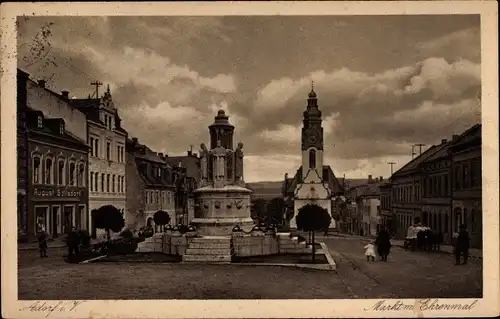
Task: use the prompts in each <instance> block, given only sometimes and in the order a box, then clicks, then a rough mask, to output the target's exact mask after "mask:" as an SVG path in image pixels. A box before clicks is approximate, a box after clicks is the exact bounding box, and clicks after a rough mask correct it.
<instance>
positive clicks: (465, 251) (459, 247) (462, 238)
mask: <svg viewBox="0 0 500 319" xmlns="http://www.w3.org/2000/svg"><path fill="white" fill-rule="evenodd" d="M462 255H463V257H464V262H463V263H462V264H463V265H465V264H467V259H469V233H468V232H467V228H466V226H465V225H464V224H462V225H460V231H459V233H458V236H457V240H456V243H455V261H456V265H460V264H461V263H460V259H461V257H462Z"/></svg>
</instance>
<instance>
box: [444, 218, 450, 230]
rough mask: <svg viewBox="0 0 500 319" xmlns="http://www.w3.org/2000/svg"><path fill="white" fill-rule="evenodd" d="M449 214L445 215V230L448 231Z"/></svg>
mask: <svg viewBox="0 0 500 319" xmlns="http://www.w3.org/2000/svg"><path fill="white" fill-rule="evenodd" d="M448 222H449V220H448V214H446V215H444V232H445V233H447V232H448Z"/></svg>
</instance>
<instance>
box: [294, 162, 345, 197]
mask: <svg viewBox="0 0 500 319" xmlns="http://www.w3.org/2000/svg"><path fill="white" fill-rule="evenodd" d="M322 175H323V176H319V177H320V178H322V179H323V181H325V182H326V183H327V184H328V186H329V187H330V190H331V191H332V192H333V193H335V194H342V193H344V188H343V186H342V184H340V182H339V181H338V179H337V177H335V174H334V173H333V171H332V169H331V167H330V166H329V165H323V170H322ZM303 180H304V178H303V176H302V165H301V166H300V167H299V168H298V169H297V172H296V173H295V176H294V177H293V178H292V179H291V180H290V179H288V180H287V181H286V182H287V185H288V186H287V187H286V190H285V193H286V194H293V193H294V192H295V189H296V188H297V185H298V184H300V183H302V181H303Z"/></svg>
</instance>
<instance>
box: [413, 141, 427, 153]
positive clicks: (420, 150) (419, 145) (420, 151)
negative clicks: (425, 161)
mask: <svg viewBox="0 0 500 319" xmlns="http://www.w3.org/2000/svg"><path fill="white" fill-rule="evenodd" d="M422 146H425V144H421V143H419V144H415V147H418V155H422Z"/></svg>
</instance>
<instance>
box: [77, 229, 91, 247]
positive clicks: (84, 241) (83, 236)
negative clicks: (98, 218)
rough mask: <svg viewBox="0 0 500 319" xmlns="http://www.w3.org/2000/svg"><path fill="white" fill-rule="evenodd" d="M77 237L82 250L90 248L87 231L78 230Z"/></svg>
mask: <svg viewBox="0 0 500 319" xmlns="http://www.w3.org/2000/svg"><path fill="white" fill-rule="evenodd" d="M78 237H79V238H80V245H81V246H82V248H84V249H85V248H89V247H90V242H91V238H90V234H89V232H88V231H87V230H79V231H78Z"/></svg>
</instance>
